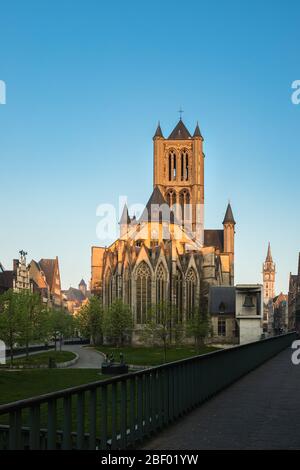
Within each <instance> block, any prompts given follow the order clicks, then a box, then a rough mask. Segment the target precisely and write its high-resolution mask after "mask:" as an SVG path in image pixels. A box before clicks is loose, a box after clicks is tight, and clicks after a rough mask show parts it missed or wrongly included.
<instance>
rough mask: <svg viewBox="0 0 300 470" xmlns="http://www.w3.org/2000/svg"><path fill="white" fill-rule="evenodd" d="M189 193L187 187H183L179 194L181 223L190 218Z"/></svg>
mask: <svg viewBox="0 0 300 470" xmlns="http://www.w3.org/2000/svg"><path fill="white" fill-rule="evenodd" d="M190 203H191V198H190V193H189V191H188V190H187V189H183V190H182V191H181V193H180V194H179V204H180V208H181V217H182V224H184V222H187V221H189V220H190Z"/></svg>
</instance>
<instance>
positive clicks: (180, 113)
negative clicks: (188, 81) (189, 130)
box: [178, 106, 184, 121]
mask: <svg viewBox="0 0 300 470" xmlns="http://www.w3.org/2000/svg"><path fill="white" fill-rule="evenodd" d="M178 112H179V120H180V121H182V119H181V118H182V113H184V111H183V109H182V107H181V106H180V108H179V110H178Z"/></svg>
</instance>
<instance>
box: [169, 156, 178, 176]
mask: <svg viewBox="0 0 300 470" xmlns="http://www.w3.org/2000/svg"><path fill="white" fill-rule="evenodd" d="M174 180H176V153H175V152H174V150H171V152H169V181H174Z"/></svg>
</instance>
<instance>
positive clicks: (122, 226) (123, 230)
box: [119, 204, 130, 238]
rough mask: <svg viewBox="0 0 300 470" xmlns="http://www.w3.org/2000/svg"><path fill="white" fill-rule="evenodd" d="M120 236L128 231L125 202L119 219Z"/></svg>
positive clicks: (127, 215)
mask: <svg viewBox="0 0 300 470" xmlns="http://www.w3.org/2000/svg"><path fill="white" fill-rule="evenodd" d="M119 224H120V237H121V238H122V237H124V236H125V235H126V233H127V232H128V228H129V224H130V217H129V214H128V207H127V204H125V205H124V209H123V212H122V215H121V219H120V222H119Z"/></svg>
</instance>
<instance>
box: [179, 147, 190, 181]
mask: <svg viewBox="0 0 300 470" xmlns="http://www.w3.org/2000/svg"><path fill="white" fill-rule="evenodd" d="M180 163H181V181H188V179H189V154H188V152H187V151H186V150H183V151H182V152H181V155H180Z"/></svg>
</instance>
